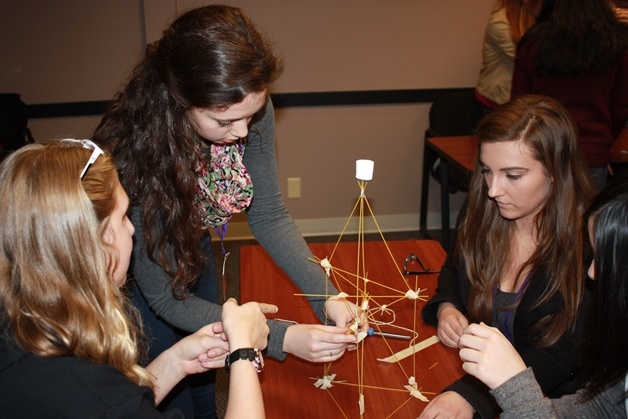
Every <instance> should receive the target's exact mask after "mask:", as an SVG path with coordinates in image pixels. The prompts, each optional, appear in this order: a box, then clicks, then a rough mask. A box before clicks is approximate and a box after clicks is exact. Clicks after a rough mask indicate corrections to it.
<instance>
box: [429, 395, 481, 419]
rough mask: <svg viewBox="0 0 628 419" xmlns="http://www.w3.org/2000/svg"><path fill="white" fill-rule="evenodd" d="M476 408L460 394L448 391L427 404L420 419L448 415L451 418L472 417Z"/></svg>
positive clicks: (469, 418) (464, 418)
mask: <svg viewBox="0 0 628 419" xmlns="http://www.w3.org/2000/svg"><path fill="white" fill-rule="evenodd" d="M474 413H475V409H474V408H473V406H471V405H470V404H469V402H468V401H466V400H465V398H464V397H462V396H461V395H460V394H458V393H456V392H454V391H446V392H444V393H442V394H439V395H438V396H436V397H434V398H433V399H432V401H431V402H429V403H428V404H427V406H425V409H423V412H422V413H421V415H420V416H419V417H418V419H432V418H436V417H439V418H440V417H446V418H451V419H472V418H473V414H474Z"/></svg>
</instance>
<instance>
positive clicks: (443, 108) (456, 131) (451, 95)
mask: <svg viewBox="0 0 628 419" xmlns="http://www.w3.org/2000/svg"><path fill="white" fill-rule="evenodd" d="M472 101H473V88H465V89H455V90H451V91H447V92H445V93H443V94H441V95H440V96H438V98H436V100H435V101H434V102H433V103H432V106H431V108H430V115H429V118H430V126H429V128H428V129H427V130H425V142H424V145H423V179H422V186H421V213H420V220H419V222H420V230H421V232H423V233H425V234H427V199H428V188H429V177H430V176H431V177H432V178H434V179H435V180H436V181H437V182H438V183H439V184H440V185H441V187H442V184H443V179H442V177H443V176H447V184H448V185H449V190H448V191H447V193H442V194H441V214H442V215H441V216H442V231H443V233H442V234H443V235H442V243H443V246H444V247H445V250H448V249H449V247H450V226H449V194H454V193H457V192H459V191H460V192H468V191H469V189H468V180H469V179H468V175H467V173H466V172H463V171H461V170H459V169H456V168H455V167H452V166H451V165H448V167H443V165H444V164H446V162H443V161H441V160H440V158H438V156H437V155H436V153H434V151H433V150H431V149H430V148H429V147H427V139H428V138H430V137H450V136H458V135H471V134H473V130H474V126H473V119H472V113H471V104H472ZM443 169H446V170H443Z"/></svg>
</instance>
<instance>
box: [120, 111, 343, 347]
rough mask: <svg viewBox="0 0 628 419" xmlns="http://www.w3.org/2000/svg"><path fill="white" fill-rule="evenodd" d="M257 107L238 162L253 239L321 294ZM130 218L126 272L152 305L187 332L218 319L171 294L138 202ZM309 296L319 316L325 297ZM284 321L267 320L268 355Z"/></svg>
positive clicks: (269, 121) (303, 285)
mask: <svg viewBox="0 0 628 419" xmlns="http://www.w3.org/2000/svg"><path fill="white" fill-rule="evenodd" d="M260 112H263V115H260V116H261V118H259V120H258V121H256V122H254V123H253V124H252V126H251V128H250V130H249V140H248V144H247V146H246V149H245V152H244V165H245V166H246V168H247V170H248V171H249V173H250V175H251V180H252V182H253V188H254V197H253V202H252V203H251V206H250V208H249V209H248V211H247V220H248V223H249V226H250V227H251V231H252V232H253V234H254V235H255V238H256V239H257V241H258V242H259V243H260V244H261V245H262V246H264V249H266V251H267V252H268V254H270V256H271V257H272V258H273V259H274V261H275V262H276V263H277V265H278V266H279V267H281V268H282V269H283V270H284V271H285V272H286V273H287V274H288V276H289V277H290V278H291V279H292V281H293V282H294V283H295V284H296V285H297V286H298V287H299V289H300V290H301V292H303V293H304V294H313V295H316V294H318V295H322V294H325V291H326V288H325V287H326V284H325V283H326V282H327V280H326V278H325V273H324V271H323V270H322V269H321V267H320V266H318V265H317V264H315V263H312V262H309V261H308V258H310V257H312V254H311V252H310V250H309V248H308V246H307V244H306V242H305V240H304V239H303V236H301V233H300V232H299V230H298V229H297V226H296V225H295V223H294V221H293V220H292V217H291V216H290V214H289V213H288V211H287V209H286V207H285V205H284V203H283V201H282V198H281V191H280V188H279V179H278V176H277V162H276V157H275V116H274V111H273V106H272V103H271V101H270V99H269V100H268V101H267V103H266V107H265V109H264V110H262V111H260ZM131 221H132V222H133V225H134V226H135V236H134V244H133V260H132V272H133V275H134V277H135V280H136V281H137V284H138V286H139V288H140V290H141V291H142V294H143V295H144V297H145V298H146V300H147V301H148V304H149V305H150V306H151V308H152V309H153V311H154V312H155V313H156V314H157V315H158V316H159V317H161V318H163V319H164V320H165V321H166V322H168V323H170V324H171V325H173V326H176V327H178V328H180V329H183V330H186V331H189V332H195V331H196V330H198V329H199V328H201V327H202V326H205V325H206V324H208V323H213V322H217V321H220V314H221V307H220V306H219V305H217V304H214V303H210V302H209V301H206V300H203V299H201V298H197V297H195V296H193V295H192V296H190V297H188V298H186V299H184V300H177V299H175V298H174V297H173V296H172V288H171V282H170V281H171V278H170V276H169V275H168V274H167V273H166V272H165V271H164V270H163V269H162V268H161V267H160V266H159V265H157V264H156V263H154V262H153V261H151V260H150V259H149V258H148V255H147V253H146V246H145V242H144V240H145V239H144V232H143V230H142V212H141V208H139V207H136V208H133V211H132V213H131ZM327 286H328V287H329V288H328V289H327V292H328V293H329V294H330V295H334V294H336V293H337V292H338V291H337V290H336V289H335V288H334V287H333V286H332V285H331V283H330V284H328V285H327ZM295 298H300V297H295ZM309 301H310V304H311V306H312V309H313V310H314V313H316V315H317V316H318V317H319V319H320V320H321V321H324V314H323V306H324V303H325V299H324V298H321V297H310V298H309ZM289 325H290V324H288V323H285V322H277V321H269V327H270V335H269V339H268V349H267V353H268V355H269V356H271V357H274V358H277V359H284V358H285V356H286V354H285V353H284V352H283V340H284V336H285V334H286V330H287V328H288V326H289Z"/></svg>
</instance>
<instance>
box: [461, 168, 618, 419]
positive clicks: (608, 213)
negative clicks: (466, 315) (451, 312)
mask: <svg viewBox="0 0 628 419" xmlns="http://www.w3.org/2000/svg"><path fill="white" fill-rule="evenodd" d="M588 226H589V237H590V240H591V245H592V246H593V251H594V256H595V258H594V260H593V261H592V262H591V266H590V267H589V272H588V273H589V276H590V277H591V279H593V280H594V281H595V284H596V285H597V292H596V296H595V299H594V300H593V301H594V302H593V304H592V307H591V312H590V313H589V315H588V323H587V328H586V333H585V336H584V337H585V344H584V368H583V371H582V375H583V377H585V378H586V380H587V384H586V386H585V388H584V389H582V390H579V391H578V392H577V393H576V394H572V395H567V396H563V397H561V398H560V399H549V398H547V397H545V396H544V395H543V391H542V390H541V388H540V387H539V385H538V383H537V381H536V379H535V376H534V374H533V372H532V370H531V369H530V368H526V364H525V362H524V361H523V360H522V359H521V357H520V356H519V354H518V353H517V351H516V350H515V349H514V348H513V347H512V345H511V343H510V342H509V341H508V340H507V339H505V338H504V336H503V335H502V334H501V332H500V331H499V330H498V329H495V328H492V327H488V326H487V325H485V324H471V325H469V326H468V327H467V328H466V329H465V331H464V332H463V334H462V336H461V337H460V340H459V342H458V346H459V347H460V358H461V359H462V361H463V365H462V367H463V369H464V370H465V371H466V372H468V373H469V374H472V375H474V376H476V377H477V378H479V379H480V380H482V381H483V382H484V383H485V384H486V385H488V386H489V387H490V388H491V394H492V395H493V396H494V397H495V398H496V399H497V402H498V403H499V405H500V407H501V408H502V409H503V413H502V414H501V415H500V417H501V418H503V419H510V418H512V419H515V418H516V419H526V418H541V417H542V418H569V419H573V418H583V419H584V418H587V419H588V418H609V419H611V418H612V419H618V418H626V417H627V412H628V400H627V398H626V387H627V386H626V378H627V377H628V305H627V303H628V258H626V254H627V253H628V178H626V177H622V178H617V179H614V180H613V182H611V183H610V184H609V185H608V186H607V187H606V188H605V189H604V190H603V191H602V193H600V194H599V195H598V196H597V197H596V199H595V200H594V202H593V204H592V205H591V207H590V208H589V211H588ZM610 319H612V320H610Z"/></svg>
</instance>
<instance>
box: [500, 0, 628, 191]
mask: <svg viewBox="0 0 628 419" xmlns="http://www.w3.org/2000/svg"><path fill="white" fill-rule="evenodd" d="M542 14H543V15H542V16H541V17H540V18H539V20H538V21H537V24H535V25H534V26H533V27H532V28H530V30H529V31H528V32H527V33H526V36H525V37H524V38H523V39H522V41H521V43H520V44H519V48H518V50H517V57H516V60H515V67H514V71H513V79H512V97H513V98H514V97H517V96H520V95H522V94H529V93H532V94H538V95H547V96H551V97H553V98H554V99H556V100H558V101H559V102H560V103H562V104H563V105H564V106H565V108H567V110H568V111H569V113H570V114H571V117H572V118H573V120H574V122H575V123H576V126H577V128H578V137H579V145H580V150H581V152H582V156H583V158H584V161H585V164H586V165H587V167H588V168H589V171H590V172H591V174H592V176H593V180H594V183H595V185H596V188H597V189H598V190H601V189H602V188H603V187H604V185H605V184H606V181H607V173H608V168H607V167H608V165H609V164H610V162H611V146H612V144H613V141H615V139H616V138H617V136H618V135H619V133H620V132H621V130H622V128H623V127H624V125H625V124H626V122H627V121H628V27H626V26H625V25H623V24H622V23H621V22H620V21H619V20H618V19H617V17H616V16H615V15H614V13H613V10H612V2H611V1H610V0H545V5H544V10H543V12H542Z"/></svg>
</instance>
